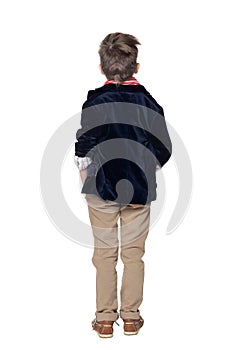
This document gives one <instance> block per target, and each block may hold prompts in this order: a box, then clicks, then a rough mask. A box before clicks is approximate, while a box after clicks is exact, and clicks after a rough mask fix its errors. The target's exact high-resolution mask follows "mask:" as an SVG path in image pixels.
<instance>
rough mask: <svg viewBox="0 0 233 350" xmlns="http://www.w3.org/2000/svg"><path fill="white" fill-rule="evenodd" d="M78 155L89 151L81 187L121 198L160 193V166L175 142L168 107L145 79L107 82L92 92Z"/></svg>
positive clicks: (137, 199)
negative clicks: (147, 86)
mask: <svg viewBox="0 0 233 350" xmlns="http://www.w3.org/2000/svg"><path fill="white" fill-rule="evenodd" d="M76 139H77V142H76V143H75V155H76V156H78V157H90V158H91V159H92V162H91V164H89V165H88V167H87V178H86V180H85V182H84V184H83V187H82V191H81V193H92V194H96V195H98V196H100V197H101V198H102V199H104V200H107V199H109V200H112V201H116V202H118V203H121V204H127V203H140V204H148V203H150V202H151V201H152V200H155V199H156V197H157V193H156V187H157V183H156V169H157V166H158V167H162V166H163V165H164V164H165V163H166V162H167V161H168V159H169V158H170V156H171V153H172V144H171V140H170V137H169V134H168V131H167V126H166V122H165V117H164V112H163V108H162V107H161V106H160V105H159V104H158V103H157V102H156V100H155V99H154V98H153V97H152V96H151V95H150V93H149V92H148V91H147V90H146V89H145V87H144V86H142V85H116V84H107V85H104V86H102V87H100V88H97V89H95V90H90V91H89V92H88V96H87V100H86V101H85V103H84V104H83V106H82V115H81V128H80V129H78V131H77V133H76Z"/></svg>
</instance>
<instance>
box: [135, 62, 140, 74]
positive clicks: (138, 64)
mask: <svg viewBox="0 0 233 350" xmlns="http://www.w3.org/2000/svg"><path fill="white" fill-rule="evenodd" d="M139 68H140V63H136V68H135V72H134V73H135V74H137V72H138V70H139Z"/></svg>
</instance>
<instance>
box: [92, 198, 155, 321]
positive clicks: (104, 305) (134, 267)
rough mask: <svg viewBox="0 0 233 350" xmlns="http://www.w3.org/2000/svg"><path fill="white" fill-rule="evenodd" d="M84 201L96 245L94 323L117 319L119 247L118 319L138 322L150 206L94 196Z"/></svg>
mask: <svg viewBox="0 0 233 350" xmlns="http://www.w3.org/2000/svg"><path fill="white" fill-rule="evenodd" d="M85 198H86V201H87V204H88V212H89V217H90V222H91V226H92V231H93V235H94V244H95V246H94V253H93V258H92V262H93V264H94V266H95V267H96V313H95V314H96V318H97V321H104V320H106V321H115V320H117V318H118V317H119V313H118V300H117V272H116V264H117V260H118V251H119V247H120V248H121V253H120V255H121V259H122V262H123V264H124V271H123V277H122V284H121V292H120V295H121V306H120V317H121V318H122V319H126V318H131V319H138V318H139V316H140V311H139V306H140V305H141V303H142V299H143V282H144V262H143V260H142V257H143V255H144V253H145V240H146V238H147V235H148V232H149V224H150V204H151V203H149V204H147V205H143V204H127V205H122V204H119V203H117V202H114V201H110V200H103V199H102V198H100V197H98V196H96V195H94V194H86V195H85ZM118 219H120V235H119V237H118Z"/></svg>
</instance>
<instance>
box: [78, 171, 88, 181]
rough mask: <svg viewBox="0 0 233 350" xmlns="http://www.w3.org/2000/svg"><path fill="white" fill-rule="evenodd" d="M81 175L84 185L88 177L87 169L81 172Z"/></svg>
mask: <svg viewBox="0 0 233 350" xmlns="http://www.w3.org/2000/svg"><path fill="white" fill-rule="evenodd" d="M79 173H80V176H81V179H82V183H83V184H84V182H85V180H86V177H87V169H82V170H79Z"/></svg>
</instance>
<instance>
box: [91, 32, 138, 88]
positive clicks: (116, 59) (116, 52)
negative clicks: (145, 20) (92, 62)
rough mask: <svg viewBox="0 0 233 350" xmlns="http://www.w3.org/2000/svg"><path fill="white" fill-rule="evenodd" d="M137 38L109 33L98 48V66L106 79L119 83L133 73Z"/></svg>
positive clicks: (135, 62) (136, 52)
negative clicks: (99, 65)
mask: <svg viewBox="0 0 233 350" xmlns="http://www.w3.org/2000/svg"><path fill="white" fill-rule="evenodd" d="M136 45H141V44H140V43H139V41H138V39H137V38H135V37H134V36H132V35H130V34H123V33H118V32H117V33H111V34H108V35H107V36H106V37H105V38H104V40H103V41H102V42H101V44H100V47H99V51H98V53H99V55H100V64H101V67H102V70H103V72H104V74H105V75H106V77H107V79H111V80H114V81H116V82H117V83H120V82H122V81H124V80H126V79H128V78H130V77H132V75H133V74H134V72H135V69H136V64H137V55H138V48H137V46H136Z"/></svg>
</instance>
